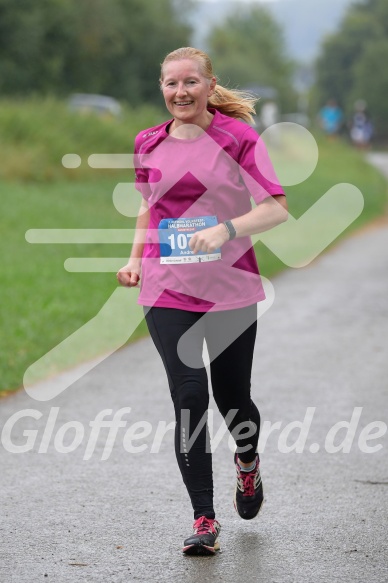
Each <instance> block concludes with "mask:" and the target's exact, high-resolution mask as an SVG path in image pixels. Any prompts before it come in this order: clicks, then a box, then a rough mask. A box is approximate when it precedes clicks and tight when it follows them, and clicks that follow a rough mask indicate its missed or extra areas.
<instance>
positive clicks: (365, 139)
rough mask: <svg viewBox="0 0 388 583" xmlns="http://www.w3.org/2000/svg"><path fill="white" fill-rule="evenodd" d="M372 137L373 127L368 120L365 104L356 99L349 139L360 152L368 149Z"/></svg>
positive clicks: (361, 100)
mask: <svg viewBox="0 0 388 583" xmlns="http://www.w3.org/2000/svg"><path fill="white" fill-rule="evenodd" d="M372 135H373V125H372V122H371V120H370V118H369V115H368V112H367V108H366V102H365V101H364V100H363V99H358V100H357V101H356V102H355V104H354V113H353V117H352V120H351V123H350V139H351V140H352V142H353V144H354V145H355V146H356V147H357V148H360V149H362V150H365V149H367V148H369V146H370V141H371V139H372Z"/></svg>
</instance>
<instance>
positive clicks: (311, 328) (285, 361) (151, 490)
mask: <svg viewBox="0 0 388 583" xmlns="http://www.w3.org/2000/svg"><path fill="white" fill-rule="evenodd" d="M272 283H273V285H274V287H275V294H276V296H275V302H274V304H273V305H272V307H271V308H270V309H269V311H268V312H266V313H265V314H264V315H263V316H262V317H261V318H260V322H259V329H258V338H257V345H256V353H255V359H254V371H253V387H252V393H253V398H254V400H255V401H256V403H257V405H258V406H259V408H260V410H261V413H262V419H263V421H265V422H266V431H265V432H267V433H268V431H267V429H268V424H269V423H271V424H275V423H277V425H273V427H272V429H273V430H272V433H270V434H269V435H267V437H268V439H267V442H266V444H265V445H264V447H263V444H262V447H263V450H264V451H263V453H262V455H261V457H262V474H263V483H264V489H265V497H266V501H265V504H264V506H263V509H262V512H261V513H260V515H259V517H258V518H257V519H255V520H253V521H247V522H244V521H242V520H241V519H240V518H239V517H238V516H237V514H236V513H235V511H234V509H233V503H232V498H233V489H234V480H235V478H234V467H233V462H232V454H231V451H230V449H229V446H228V440H227V439H226V437H225V438H223V439H222V440H221V443H220V444H219V446H218V447H217V448H216V450H215V453H214V479H215V491H216V498H215V500H216V513H217V518H218V519H219V521H220V522H221V524H222V532H221V537H220V542H221V551H220V552H219V553H218V554H217V555H216V556H215V557H206V558H201V557H186V556H183V555H182V553H181V544H182V541H183V539H184V538H185V537H186V536H188V534H190V532H191V525H192V512H191V507H190V504H189V500H188V496H187V494H186V492H185V489H184V486H183V484H182V481H181V478H180V475H179V473H178V469H177V466H176V462H175V456H174V453H173V442H172V432H171V431H168V432H167V434H166V436H165V437H164V439H162V440H158V433H159V432H160V431H161V429H162V423H163V422H166V423H170V422H172V421H173V411H172V405H171V403H170V397H169V395H168V389H167V384H166V380H165V376H164V371H163V369H162V366H161V363H160V361H159V358H158V355H157V353H156V350H155V349H154V347H153V345H152V344H151V341H150V340H149V339H145V340H141V341H139V342H138V343H136V344H135V345H132V346H129V347H126V348H124V349H122V350H120V351H118V352H116V353H115V354H114V355H112V356H111V357H109V358H108V359H107V360H106V361H104V362H103V363H101V364H99V365H98V366H97V367H95V368H94V369H93V370H92V371H90V372H89V373H88V374H87V375H86V376H84V377H83V378H81V379H80V380H79V381H78V382H76V383H75V384H74V385H73V386H71V387H70V388H69V389H68V390H67V391H66V392H64V393H62V394H61V395H59V396H58V397H56V398H55V399H53V400H51V401H46V402H42V401H37V400H35V399H34V398H32V397H29V396H28V395H27V394H26V393H25V392H24V391H20V392H18V393H17V394H15V395H13V396H10V397H7V398H6V399H3V400H2V401H1V402H0V409H1V411H0V426H1V427H3V426H4V425H5V426H6V427H8V429H9V430H10V431H9V437H8V438H7V436H5V434H3V439H2V443H1V445H0V491H1V493H2V504H1V511H0V512H1V520H0V538H1V551H0V561H1V563H0V582H1V583H11V582H12V583H13V582H15V583H35V582H39V581H42V582H43V581H52V582H55V583H68V582H69V583H75V582H77V583H78V582H93V583H94V582H101V583H111V582H112V583H118V582H123V583H125V582H132V581H142V582H146V583H154V582H157V583H159V582H187V583H202V582H204V581H222V582H230V583H232V582H233V583H234V582H235V581H244V583H253V582H255V583H257V582H259V583H260V582H266V583H291V582H292V583H301V582H306V583H311V582H320V581H322V582H325V583H330V582H334V581H341V582H349V583H350V582H352V583H358V582H359V583H361V582H362V583H365V582H368V583H383V582H386V581H388V543H387V524H388V504H387V501H388V455H387V450H388V436H387V423H388V419H387V417H388V415H387V411H388V391H387V388H388V381H387V379H388V334H387V332H388V301H387V297H388V294H387V290H388V227H387V225H383V226H381V225H380V226H378V227H375V228H370V229H366V230H364V231H362V232H361V233H358V234H357V235H355V236H352V237H351V238H349V239H348V240H346V241H344V242H341V243H339V244H338V246H337V247H336V248H335V249H334V250H332V251H330V252H328V253H326V254H324V255H323V256H321V257H320V258H318V259H317V260H316V261H315V262H314V263H313V264H312V265H310V266H308V267H305V268H302V269H299V270H289V271H287V272H285V273H283V274H282V275H280V276H279V277H277V278H275V279H274V280H273V282H272ZM52 382H55V379H53V381H52ZM125 407H129V408H130V410H125V411H122V412H121V413H122V419H123V421H124V423H125V427H120V428H118V432H117V436H116V438H115V439H113V437H114V436H112V435H111V440H110V442H109V440H107V436H108V431H109V428H102V429H100V431H99V433H98V434H97V438H96V442H95V444H94V445H93V446H92V442H93V432H94V428H93V425H92V426H91V425H90V423H91V422H93V420H95V418H96V416H97V415H98V414H99V413H100V412H102V411H103V410H105V409H108V410H109V411H107V412H105V413H106V417H105V419H106V420H108V421H109V420H110V419H112V417H113V415H114V414H115V413H117V412H118V411H119V410H120V409H122V408H125ZM210 408H211V409H212V410H213V411H214V402H213V401H211V405H210ZM14 414H16V415H17V414H19V416H20V418H19V420H16V419H15V423H14V424H12V419H11V417H12V415H14ZM309 419H310V421H311V423H310V427H309V428H307V424H308V421H309ZM351 419H352V421H351ZM303 420H305V422H304V426H305V431H304V433H303V432H301V431H300V429H298V428H297V427H296V428H294V429H293V431H291V427H292V426H290V425H289V424H290V423H293V422H297V421H299V422H303ZM139 422H143V424H141V423H140V425H139ZM144 422H146V424H144ZM341 422H342V425H343V426H342V428H341V427H340V425H341ZM345 422H348V423H350V425H351V427H350V429H349V428H348V427H346V426H344V425H345ZM136 423H137V425H136ZM147 423H148V425H147ZM220 423H221V419H220V416H219V415H218V414H217V413H216V412H215V413H214V433H215V432H216V431H217V430H218V428H219V426H220ZM338 424H340V425H338ZM142 427H143V429H142ZM144 429H146V430H147V431H148V433H149V435H148V436H147V437H141V435H140V432H141V431H142V430H143V431H144ZM348 429H349V430H348ZM136 432H137V437H138V438H137V439H135V438H134V436H135V434H136ZM265 432H264V430H263V434H264V433H265ZM287 432H288V436H287ZM124 436H125V439H124ZM368 437H369V440H368ZM303 439H304V440H305V443H304V444H303ZM29 440H30V441H29ZM74 440H77V441H74ZM297 441H298V443H299V446H300V449H301V451H300V452H299V453H297V452H296V451H286V450H287V447H288V448H290V449H292V445H293V444H295V443H296V442H297ZM72 443H73V451H68V453H65V452H63V451H62V452H61V451H60V450H61V449H62V450H63V449H66V447H68V448H69V449H71V444H72ZM29 444H30V445H29ZM158 444H159V445H158ZM23 445H25V449H26V450H29V451H25V452H24V453H14V452H10V451H7V449H10V448H12V447H13V448H16V447H23ZM141 445H143V449H144V451H143V452H141V453H139V452H135V451H134V448H138V447H140V446H141ZM110 447H111V452H110V451H109V448H110ZM341 447H342V448H345V450H346V451H343V450H341ZM31 448H32V449H31ZM131 448H132V449H131ZM368 448H372V449H377V451H368ZM157 449H159V451H155V450H157ZM336 449H339V451H335V450H336ZM39 450H41V452H40V453H39ZM104 452H105V457H107V459H105V460H102V459H101V458H102V457H104ZM84 458H88V459H84Z"/></svg>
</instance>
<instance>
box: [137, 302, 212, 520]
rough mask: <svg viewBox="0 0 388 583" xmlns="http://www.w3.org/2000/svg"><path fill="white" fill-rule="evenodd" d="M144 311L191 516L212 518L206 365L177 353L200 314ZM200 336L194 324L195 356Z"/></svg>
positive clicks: (192, 347) (199, 353)
mask: <svg viewBox="0 0 388 583" xmlns="http://www.w3.org/2000/svg"><path fill="white" fill-rule="evenodd" d="M145 312H146V315H145V317H146V321H147V325H148V328H149V331H150V334H151V337H152V339H153V341H154V343H155V346H156V348H157V350H158V352H159V354H160V356H161V358H162V361H163V364H164V367H165V369H166V373H167V378H168V382H169V386H170V391H171V396H172V400H173V403H174V408H175V416H176V428H175V452H176V456H177V460H178V465H179V468H180V471H181V474H182V478H183V481H184V483H185V485H186V488H187V490H188V493H189V496H190V499H191V503H192V505H193V509H194V518H195V519H197V518H199V517H200V516H206V517H207V518H214V516H215V515H214V508H213V476H212V459H211V452H210V447H209V434H208V429H207V423H206V419H207V409H208V405H209V393H208V381H207V374H206V369H205V368H204V367H202V368H191V367H189V366H187V365H186V364H184V363H183V362H182V361H181V359H180V358H179V356H178V353H177V345H178V341H179V339H180V337H181V336H182V334H184V333H185V332H186V331H187V330H188V329H189V328H190V327H191V326H192V325H193V324H195V323H196V322H198V320H200V318H201V316H202V315H203V314H201V313H198V312H189V311H185V310H177V309H173V308H150V309H148V308H146V309H145ZM203 338H204V332H203V327H202V326H199V327H197V331H196V334H192V335H190V340H189V342H190V346H189V348H190V350H191V351H192V352H193V354H194V353H195V354H196V355H197V358H198V357H201V356H202V348H203ZM188 413H189V415H190V419H189V423H188V422H187V421H188V420H187V417H188ZM182 421H183V423H182ZM201 423H202V425H201ZM198 425H200V426H201V429H200V431H199V433H198V436H197V437H196V439H195V441H194V443H193V444H191V443H190V436H192V434H193V432H194V431H195V429H196V428H197V426H198Z"/></svg>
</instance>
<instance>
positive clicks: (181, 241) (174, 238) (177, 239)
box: [167, 233, 194, 251]
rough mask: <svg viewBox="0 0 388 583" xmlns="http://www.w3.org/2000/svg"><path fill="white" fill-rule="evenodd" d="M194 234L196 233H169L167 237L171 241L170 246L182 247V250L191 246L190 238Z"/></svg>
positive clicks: (174, 247)
mask: <svg viewBox="0 0 388 583" xmlns="http://www.w3.org/2000/svg"><path fill="white" fill-rule="evenodd" d="M193 235H194V233H192V234H191V235H190V234H187V235H185V234H183V233H179V235H176V233H171V235H169V236H168V237H167V239H168V240H169V241H170V246H171V249H172V250H174V249H177V248H178V249H181V250H182V251H183V250H184V249H187V247H188V246H189V240H190V238H191V237H192V236H193Z"/></svg>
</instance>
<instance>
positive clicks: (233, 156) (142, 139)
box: [135, 108, 284, 312]
mask: <svg viewBox="0 0 388 583" xmlns="http://www.w3.org/2000/svg"><path fill="white" fill-rule="evenodd" d="M209 111H210V112H211V113H213V114H214V117H213V119H212V122H211V124H210V126H209V127H208V128H207V130H206V131H203V132H202V133H201V135H200V136H199V137H197V138H195V139H191V140H182V139H177V138H174V136H173V135H169V134H168V132H167V127H168V125H169V124H170V123H171V122H172V120H169V121H167V122H165V123H163V124H161V125H158V126H155V127H153V128H149V129H148V130H144V131H142V132H141V133H140V134H138V135H137V136H136V139H135V165H136V188H137V189H138V190H139V191H140V192H141V194H142V196H143V198H144V199H145V200H146V201H147V202H148V205H149V208H150V222H149V227H148V231H147V236H146V244H145V247H144V252H143V259H142V277H141V281H140V285H141V289H140V294H139V300H138V301H139V304H142V305H145V306H158V307H168V308H179V309H182V310H190V311H195V312H207V311H209V310H211V311H220V310H229V309H235V308H242V307H245V306H249V305H251V304H254V303H256V302H259V301H261V300H263V299H265V295H264V290H263V287H262V283H261V279H260V275H259V269H258V266H257V261H256V257H255V253H254V250H253V247H252V242H251V238H250V237H239V238H235V239H233V240H232V241H227V242H226V243H225V244H224V245H223V246H222V247H221V259H219V260H217V261H208V262H206V261H205V262H201V263H187V264H182V263H180V264H163V263H161V253H160V244H159V232H158V227H159V224H160V221H161V220H162V219H172V218H175V219H176V218H180V217H186V218H195V217H204V216H216V217H217V220H218V222H219V223H220V222H223V221H225V220H228V219H233V218H235V217H238V216H241V215H244V214H245V213H247V212H249V211H250V210H251V209H252V205H251V201H250V197H252V198H253V199H254V201H255V203H256V204H259V203H261V202H262V201H263V200H264V199H265V198H266V197H268V196H271V195H279V194H284V191H283V189H282V188H281V186H280V185H279V183H278V180H277V178H276V175H275V172H274V170H273V167H272V164H271V161H270V159H269V157H268V154H267V150H266V148H265V145H264V143H263V141H262V140H261V138H260V137H259V136H258V134H257V133H256V131H255V130H254V129H253V128H252V127H251V126H248V125H247V124H245V123H243V122H241V121H239V120H236V119H234V118H231V117H228V116H226V115H223V114H221V113H220V112H219V111H217V110H215V109H211V108H209Z"/></svg>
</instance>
